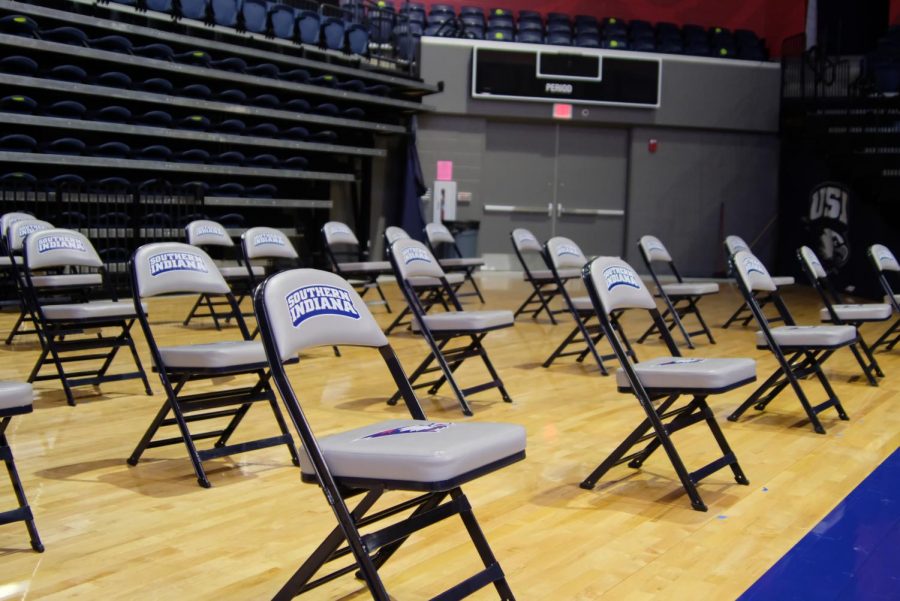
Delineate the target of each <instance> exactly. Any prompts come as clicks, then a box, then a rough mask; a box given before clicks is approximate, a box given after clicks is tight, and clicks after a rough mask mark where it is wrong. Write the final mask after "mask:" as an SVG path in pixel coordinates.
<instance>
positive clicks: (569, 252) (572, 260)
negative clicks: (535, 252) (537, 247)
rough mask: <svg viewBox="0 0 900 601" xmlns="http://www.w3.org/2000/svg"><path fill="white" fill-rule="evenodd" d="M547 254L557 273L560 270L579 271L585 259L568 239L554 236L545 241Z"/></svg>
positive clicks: (577, 247)
mask: <svg viewBox="0 0 900 601" xmlns="http://www.w3.org/2000/svg"><path fill="white" fill-rule="evenodd" d="M547 254H548V255H549V257H550V260H551V261H552V262H553V266H554V267H555V268H556V270H557V271H559V270H560V269H581V268H582V267H584V266H585V265H586V264H587V262H588V261H587V258H586V257H585V256H584V253H583V252H581V248H579V246H578V245H577V244H575V243H574V242H573V241H572V240H570V239H569V238H564V237H563V236H554V237H553V238H550V239H549V240H547Z"/></svg>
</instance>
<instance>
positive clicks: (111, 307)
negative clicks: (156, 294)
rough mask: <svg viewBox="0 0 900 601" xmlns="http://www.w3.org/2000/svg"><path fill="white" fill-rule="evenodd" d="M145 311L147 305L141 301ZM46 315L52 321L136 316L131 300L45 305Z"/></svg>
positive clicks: (43, 307)
mask: <svg viewBox="0 0 900 601" xmlns="http://www.w3.org/2000/svg"><path fill="white" fill-rule="evenodd" d="M141 306H142V307H143V308H144V312H145V313H146V312H147V305H145V304H144V303H141ZM41 310H42V311H43V312H44V316H45V317H46V318H47V319H49V320H50V321H54V320H57V319H101V318H104V317H135V313H134V303H132V302H131V301H91V302H89V303H71V304H64V305H44V306H42V307H41Z"/></svg>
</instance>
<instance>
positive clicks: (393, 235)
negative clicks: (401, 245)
mask: <svg viewBox="0 0 900 601" xmlns="http://www.w3.org/2000/svg"><path fill="white" fill-rule="evenodd" d="M409 237H410V235H409V234H407V233H406V230H405V229H403V228H402V227H397V226H396V225H391V226H388V227H387V228H386V229H385V230H384V238H385V240H387V243H388V245H390V244H393V243H394V242H396V241H397V240H403V239H405V238H409Z"/></svg>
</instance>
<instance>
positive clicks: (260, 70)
mask: <svg viewBox="0 0 900 601" xmlns="http://www.w3.org/2000/svg"><path fill="white" fill-rule="evenodd" d="M245 71H246V73H247V75H255V76H257V77H271V78H276V77H278V75H279V73H280V72H281V71H280V70H279V69H278V66H277V65H273V64H272V63H259V64H258V65H253V66H252V67H247V68H246V70H245Z"/></svg>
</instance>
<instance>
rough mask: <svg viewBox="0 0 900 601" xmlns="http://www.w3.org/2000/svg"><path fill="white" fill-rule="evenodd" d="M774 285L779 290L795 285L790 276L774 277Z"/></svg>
mask: <svg viewBox="0 0 900 601" xmlns="http://www.w3.org/2000/svg"><path fill="white" fill-rule="evenodd" d="M772 283H773V284H775V286H776V287H778V288H781V287H782V286H792V285H793V284H794V278H792V277H791V276H789V275H779V276H773V277H772Z"/></svg>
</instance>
